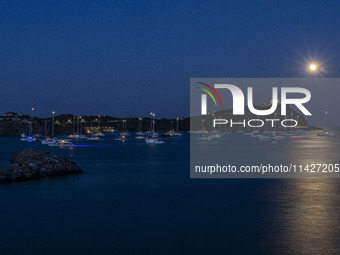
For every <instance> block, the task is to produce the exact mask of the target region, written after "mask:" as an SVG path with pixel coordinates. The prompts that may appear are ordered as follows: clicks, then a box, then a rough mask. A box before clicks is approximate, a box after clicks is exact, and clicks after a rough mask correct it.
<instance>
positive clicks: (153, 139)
mask: <svg viewBox="0 0 340 255" xmlns="http://www.w3.org/2000/svg"><path fill="white" fill-rule="evenodd" d="M151 116H152V118H151V127H150V132H149V133H148V136H147V138H146V139H145V143H149V144H164V143H165V141H164V140H162V139H160V138H159V137H158V134H157V133H155V114H154V113H151Z"/></svg>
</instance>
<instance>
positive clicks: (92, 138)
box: [87, 121, 99, 141]
mask: <svg viewBox="0 0 340 255" xmlns="http://www.w3.org/2000/svg"><path fill="white" fill-rule="evenodd" d="M87 140H89V141H98V140H99V137H98V136H94V135H93V132H92V121H91V135H90V137H87Z"/></svg>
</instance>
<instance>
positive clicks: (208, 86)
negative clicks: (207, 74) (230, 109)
mask: <svg viewBox="0 0 340 255" xmlns="http://www.w3.org/2000/svg"><path fill="white" fill-rule="evenodd" d="M197 83H199V84H201V85H203V86H205V87H206V88H208V89H210V90H211V91H212V92H213V93H214V94H215V96H216V97H217V98H218V100H219V101H220V104H221V106H222V100H221V97H220V95H219V94H218V93H217V91H216V90H215V89H214V88H213V87H212V86H210V85H208V84H206V83H203V82H197ZM197 88H198V89H200V90H202V91H204V92H205V93H207V94H208V95H209V96H210V97H211V98H212V100H213V101H214V103H215V106H217V102H216V99H215V97H214V95H213V94H212V93H211V92H210V91H209V90H207V89H205V88H201V87H197Z"/></svg>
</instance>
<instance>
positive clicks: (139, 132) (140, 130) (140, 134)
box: [135, 118, 148, 139]
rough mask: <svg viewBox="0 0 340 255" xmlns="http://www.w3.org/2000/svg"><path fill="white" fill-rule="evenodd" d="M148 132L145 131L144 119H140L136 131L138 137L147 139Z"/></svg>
mask: <svg viewBox="0 0 340 255" xmlns="http://www.w3.org/2000/svg"><path fill="white" fill-rule="evenodd" d="M147 135H148V134H147V133H145V132H143V119H142V118H139V119H138V127H137V132H136V137H135V138H136V139H145V138H146V137H147Z"/></svg>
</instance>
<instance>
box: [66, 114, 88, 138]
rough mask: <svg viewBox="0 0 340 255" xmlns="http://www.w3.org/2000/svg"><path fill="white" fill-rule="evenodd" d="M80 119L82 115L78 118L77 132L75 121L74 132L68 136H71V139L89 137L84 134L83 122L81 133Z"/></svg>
mask: <svg viewBox="0 0 340 255" xmlns="http://www.w3.org/2000/svg"><path fill="white" fill-rule="evenodd" d="M74 118H75V117H74ZM79 119H81V116H80V117H78V118H77V132H76V133H75V130H74V124H75V123H74V121H73V134H71V135H69V136H68V138H70V139H86V138H87V136H86V135H83V126H82V123H80V133H79Z"/></svg>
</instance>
